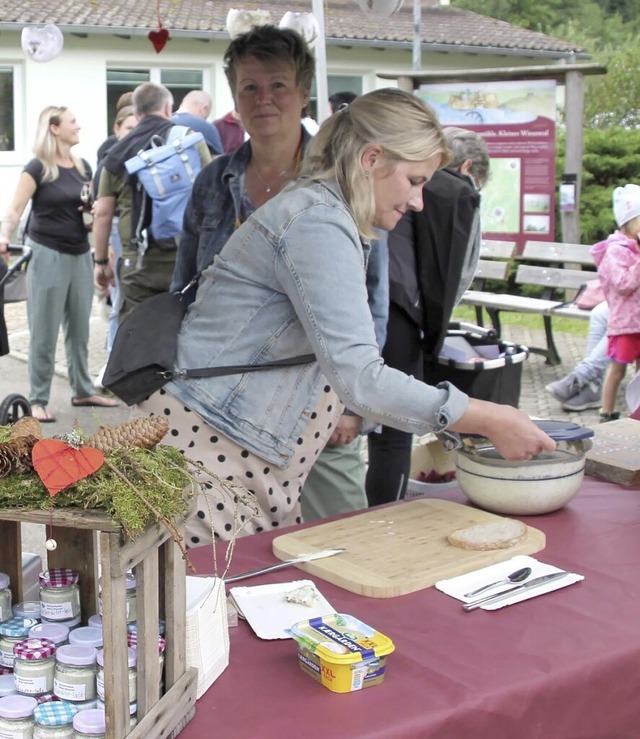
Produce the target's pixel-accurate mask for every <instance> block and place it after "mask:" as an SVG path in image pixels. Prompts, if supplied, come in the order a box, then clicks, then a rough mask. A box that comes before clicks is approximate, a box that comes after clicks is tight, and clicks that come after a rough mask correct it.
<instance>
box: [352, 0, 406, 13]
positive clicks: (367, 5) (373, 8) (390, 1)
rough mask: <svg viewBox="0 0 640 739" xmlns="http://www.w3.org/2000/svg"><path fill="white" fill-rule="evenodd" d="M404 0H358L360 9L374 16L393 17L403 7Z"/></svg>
mask: <svg viewBox="0 0 640 739" xmlns="http://www.w3.org/2000/svg"><path fill="white" fill-rule="evenodd" d="M402 3H403V0H358V5H359V6H360V9H361V10H363V11H364V12H365V13H371V14H373V15H393V14H394V13H397V12H398V11H399V10H400V8H401V7H402Z"/></svg>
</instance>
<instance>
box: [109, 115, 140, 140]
mask: <svg viewBox="0 0 640 739" xmlns="http://www.w3.org/2000/svg"><path fill="white" fill-rule="evenodd" d="M137 125H138V119H137V118H136V116H135V115H133V114H131V115H128V116H127V117H126V118H125V119H124V120H123V121H122V122H121V123H120V124H116V130H115V134H116V136H117V137H118V138H119V139H121V138H123V137H124V136H126V135H127V134H128V133H130V132H131V131H133V129H134V128H135V127H136V126H137Z"/></svg>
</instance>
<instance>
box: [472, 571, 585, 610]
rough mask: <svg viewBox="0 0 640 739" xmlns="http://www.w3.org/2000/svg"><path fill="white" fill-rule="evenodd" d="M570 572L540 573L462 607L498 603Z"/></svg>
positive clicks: (478, 606) (473, 608)
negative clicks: (540, 575) (520, 583)
mask: <svg viewBox="0 0 640 739" xmlns="http://www.w3.org/2000/svg"><path fill="white" fill-rule="evenodd" d="M569 574H571V573H569V572H553V573H552V574H550V575H542V577H534V578H533V580H529V581H528V582H525V583H522V585H516V586H514V587H513V588H507V589H506V590H501V591H500V592H499V593H494V594H493V595H488V596H486V597H485V598H479V599H478V600H473V601H470V602H469V603H465V604H464V605H463V606H462V607H463V608H464V610H465V611H475V609H476V608H480V607H481V606H485V605H487V604H489V603H491V604H493V603H498V602H499V601H501V600H503V599H506V598H510V597H511V596H512V595H517V594H518V593H521V592H523V591H525V590H530V589H532V588H539V587H541V586H542V585H546V584H547V583H550V582H553V581H554V580H560V579H561V578H563V577H566V576H567V575H569Z"/></svg>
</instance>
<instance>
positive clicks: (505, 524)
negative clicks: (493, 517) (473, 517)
mask: <svg viewBox="0 0 640 739" xmlns="http://www.w3.org/2000/svg"><path fill="white" fill-rule="evenodd" d="M526 538H527V527H526V526H525V525H524V524H523V523H522V522H521V521H515V520H514V519H512V518H500V519H498V520H497V521H488V522H487V523H477V524H475V525H474V526H467V527H466V528H464V529H456V530H455V531H452V532H451V533H450V534H449V535H448V536H447V540H448V542H449V544H452V545H453V546H454V547H460V548H461V549H476V550H480V551H484V550H488V549H508V548H509V547H513V546H515V545H516V544H519V543H520V542H521V541H524V540H525V539H526Z"/></svg>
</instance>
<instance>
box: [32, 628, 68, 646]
mask: <svg viewBox="0 0 640 739" xmlns="http://www.w3.org/2000/svg"><path fill="white" fill-rule="evenodd" d="M29 636H34V637H36V638H40V639H43V638H44V639H51V641H52V642H53V643H54V644H55V645H56V649H57V648H58V647H61V646H62V645H63V644H66V643H67V642H68V641H69V627H68V626H65V625H64V624H59V623H44V624H36V625H35V626H32V627H31V628H30V629H29Z"/></svg>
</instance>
